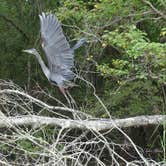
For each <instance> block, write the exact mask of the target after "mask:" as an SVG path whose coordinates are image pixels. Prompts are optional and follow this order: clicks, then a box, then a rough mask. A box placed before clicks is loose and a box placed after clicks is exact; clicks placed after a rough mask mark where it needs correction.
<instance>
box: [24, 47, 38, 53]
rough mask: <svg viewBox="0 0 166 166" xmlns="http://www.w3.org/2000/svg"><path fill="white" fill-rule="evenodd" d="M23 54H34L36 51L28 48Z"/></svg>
mask: <svg viewBox="0 0 166 166" xmlns="http://www.w3.org/2000/svg"><path fill="white" fill-rule="evenodd" d="M23 52H26V53H29V54H36V52H37V50H36V49H35V48H30V49H27V50H23Z"/></svg>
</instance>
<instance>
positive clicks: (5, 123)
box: [0, 115, 166, 131]
mask: <svg viewBox="0 0 166 166" xmlns="http://www.w3.org/2000/svg"><path fill="white" fill-rule="evenodd" d="M165 120H166V115H154V116H137V117H131V118H125V119H114V120H111V119H110V120H109V119H94V120H72V119H62V118H53V117H44V116H36V115H29V116H18V117H4V116H3V117H0V128H2V127H13V126H20V125H35V126H36V125H37V126H38V127H41V126H43V125H53V126H60V127H63V128H64V129H65V128H79V129H89V130H94V131H101V130H109V129H112V128H115V127H119V128H127V127H139V126H146V125H160V124H162V123H163V122H164V121H165Z"/></svg>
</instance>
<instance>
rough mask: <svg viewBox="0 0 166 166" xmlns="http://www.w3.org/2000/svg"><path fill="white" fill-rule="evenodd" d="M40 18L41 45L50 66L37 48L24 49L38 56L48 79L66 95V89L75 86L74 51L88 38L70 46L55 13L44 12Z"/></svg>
mask: <svg viewBox="0 0 166 166" xmlns="http://www.w3.org/2000/svg"><path fill="white" fill-rule="evenodd" d="M39 18H40V33H41V39H42V44H41V45H42V48H43V50H44V52H45V54H46V58H47V61H48V66H46V64H45V63H44V61H43V60H42V58H41V56H40V54H39V53H38V51H37V50H36V49H35V48H31V49H27V50H23V51H24V52H27V53H29V54H33V55H35V56H36V58H37V60H38V62H39V64H40V66H41V68H42V71H43V73H44V74H45V76H46V77H47V79H48V81H49V82H51V83H52V84H54V85H56V86H58V87H59V89H60V91H61V92H62V93H63V94H64V95H65V96H66V94H65V91H66V89H67V88H68V87H72V86H74V83H73V82H71V80H73V78H74V76H75V74H74V73H73V71H72V68H73V67H74V51H75V50H76V49H77V48H79V47H80V46H81V45H83V44H84V43H85V42H86V39H84V38H82V39H80V40H79V41H78V42H77V43H76V44H75V45H74V47H73V48H70V45H69V43H68V41H67V39H66V37H65V35H64V34H63V31H62V26H61V23H60V22H59V21H58V19H57V18H56V17H55V15H53V14H46V13H42V14H41V15H39Z"/></svg>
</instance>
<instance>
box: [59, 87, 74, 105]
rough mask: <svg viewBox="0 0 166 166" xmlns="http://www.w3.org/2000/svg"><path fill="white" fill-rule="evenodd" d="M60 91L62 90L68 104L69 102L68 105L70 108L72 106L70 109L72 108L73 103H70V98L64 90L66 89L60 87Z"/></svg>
mask: <svg viewBox="0 0 166 166" xmlns="http://www.w3.org/2000/svg"><path fill="white" fill-rule="evenodd" d="M59 90H60V91H61V93H62V94H63V95H64V96H65V98H66V100H67V102H68V104H69V106H70V108H71V102H70V100H69V98H68V96H67V94H66V90H65V88H64V87H59Z"/></svg>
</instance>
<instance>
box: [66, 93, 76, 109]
mask: <svg viewBox="0 0 166 166" xmlns="http://www.w3.org/2000/svg"><path fill="white" fill-rule="evenodd" d="M66 94H67V95H68V96H69V98H70V99H71V103H72V104H73V109H78V106H77V104H76V102H75V100H74V99H73V97H72V96H71V95H70V93H69V91H68V90H66Z"/></svg>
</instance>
